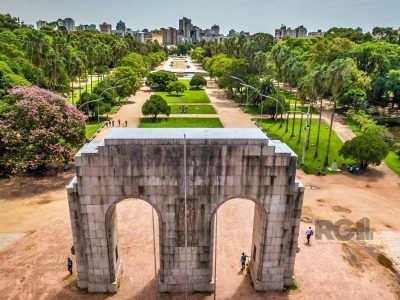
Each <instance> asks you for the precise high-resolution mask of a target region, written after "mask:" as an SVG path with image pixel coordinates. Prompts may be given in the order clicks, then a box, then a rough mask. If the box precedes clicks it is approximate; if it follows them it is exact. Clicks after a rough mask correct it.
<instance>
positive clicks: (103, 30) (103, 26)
mask: <svg viewBox="0 0 400 300" xmlns="http://www.w3.org/2000/svg"><path fill="white" fill-rule="evenodd" d="M99 29H100V32H101V33H106V34H111V33H112V27H111V24H108V23H106V22H103V24H100V25H99Z"/></svg>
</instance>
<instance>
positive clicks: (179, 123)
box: [139, 118, 224, 128]
mask: <svg viewBox="0 0 400 300" xmlns="http://www.w3.org/2000/svg"><path fill="white" fill-rule="evenodd" d="M139 127H140V128H223V127H224V126H222V123H221V121H220V120H219V119H218V118H165V119H158V120H157V122H152V120H151V118H143V119H141V120H140V125H139Z"/></svg>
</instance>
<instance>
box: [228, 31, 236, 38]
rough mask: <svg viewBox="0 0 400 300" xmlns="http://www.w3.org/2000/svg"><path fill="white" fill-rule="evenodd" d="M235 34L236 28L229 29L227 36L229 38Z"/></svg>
mask: <svg viewBox="0 0 400 300" xmlns="http://www.w3.org/2000/svg"><path fill="white" fill-rule="evenodd" d="M236 34H237V32H236V30H235V29H231V30H229V33H228V37H230V38H231V37H234V36H235V35H236Z"/></svg>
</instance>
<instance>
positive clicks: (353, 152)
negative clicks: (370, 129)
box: [339, 133, 390, 169]
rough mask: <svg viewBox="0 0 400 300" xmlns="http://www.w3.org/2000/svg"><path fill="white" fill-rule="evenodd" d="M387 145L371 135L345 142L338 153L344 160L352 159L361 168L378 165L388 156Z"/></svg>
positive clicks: (363, 135) (367, 134)
mask: <svg viewBox="0 0 400 300" xmlns="http://www.w3.org/2000/svg"><path fill="white" fill-rule="evenodd" d="M389 150H390V149H389V145H388V144H387V143H386V142H385V141H384V140H382V139H381V138H380V137H379V136H377V135H375V134H371V133H366V134H362V135H359V136H356V137H355V138H353V139H352V140H350V141H346V142H345V143H344V144H343V146H342V148H341V149H340V151H339V154H341V155H343V157H344V158H352V159H354V160H355V161H357V162H358V164H359V165H360V167H361V168H363V169H365V168H367V166H368V165H379V164H380V163H381V162H382V160H384V159H385V157H386V156H387V155H388V154H389Z"/></svg>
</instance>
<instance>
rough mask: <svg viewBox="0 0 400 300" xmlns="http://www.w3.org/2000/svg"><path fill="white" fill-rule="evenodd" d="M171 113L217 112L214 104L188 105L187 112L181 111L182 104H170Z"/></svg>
mask: <svg viewBox="0 0 400 300" xmlns="http://www.w3.org/2000/svg"><path fill="white" fill-rule="evenodd" d="M170 107H171V114H216V111H215V109H214V106H212V105H188V106H187V113H181V109H180V105H170Z"/></svg>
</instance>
